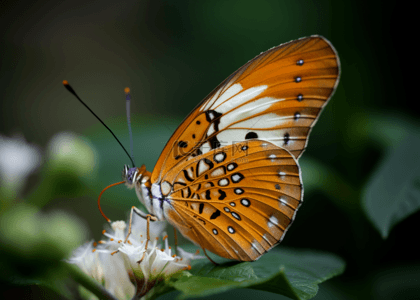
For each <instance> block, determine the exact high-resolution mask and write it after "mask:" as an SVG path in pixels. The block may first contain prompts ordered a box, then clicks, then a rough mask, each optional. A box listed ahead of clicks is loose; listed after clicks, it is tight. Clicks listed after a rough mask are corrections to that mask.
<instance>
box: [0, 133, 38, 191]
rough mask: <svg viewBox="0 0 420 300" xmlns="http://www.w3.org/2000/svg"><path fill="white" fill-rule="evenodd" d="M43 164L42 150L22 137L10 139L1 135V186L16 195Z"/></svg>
mask: <svg viewBox="0 0 420 300" xmlns="http://www.w3.org/2000/svg"><path fill="white" fill-rule="evenodd" d="M40 164H41V150H40V148H39V147H38V146H35V145H30V144H28V143H27V142H26V141H25V139H24V138H23V137H22V136H15V137H13V138H8V137H4V136H1V135H0V182H1V186H3V187H5V188H6V189H8V190H9V192H11V193H10V194H13V193H14V194H16V193H18V192H19V191H20V189H21V188H22V187H23V186H24V184H25V181H26V178H27V177H28V176H29V175H30V174H31V173H32V172H33V171H35V169H36V168H38V167H39V165H40Z"/></svg>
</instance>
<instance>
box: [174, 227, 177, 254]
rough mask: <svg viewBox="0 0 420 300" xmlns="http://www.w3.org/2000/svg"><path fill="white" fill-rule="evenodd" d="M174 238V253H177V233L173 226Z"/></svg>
mask: <svg viewBox="0 0 420 300" xmlns="http://www.w3.org/2000/svg"><path fill="white" fill-rule="evenodd" d="M174 240H175V255H176V254H177V253H178V235H177V234H176V228H175V227H174Z"/></svg>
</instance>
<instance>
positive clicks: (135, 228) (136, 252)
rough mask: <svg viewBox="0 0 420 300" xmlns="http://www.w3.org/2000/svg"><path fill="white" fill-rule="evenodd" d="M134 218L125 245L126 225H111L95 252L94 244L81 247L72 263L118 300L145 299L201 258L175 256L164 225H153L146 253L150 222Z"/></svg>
mask: <svg viewBox="0 0 420 300" xmlns="http://www.w3.org/2000/svg"><path fill="white" fill-rule="evenodd" d="M133 217H134V218H133V223H132V232H131V234H130V236H129V239H128V240H127V242H126V243H124V240H125V239H126V236H127V233H128V228H127V225H126V223H125V222H124V221H116V222H112V223H111V228H110V229H108V230H104V231H103V235H104V236H105V237H106V238H107V239H106V240H101V241H99V242H98V244H96V243H95V246H97V247H96V248H94V246H93V244H92V243H88V244H85V245H83V246H81V247H79V248H78V249H77V250H76V251H75V252H74V254H73V257H72V258H71V259H70V260H69V262H70V263H74V264H76V265H77V266H79V267H80V268H81V269H82V270H83V271H84V272H85V273H86V274H88V275H90V276H91V277H92V278H94V279H95V280H97V281H98V282H99V283H102V284H103V285H104V287H105V288H106V289H107V290H108V291H109V292H111V293H112V294H113V295H115V296H116V297H117V298H118V299H131V298H132V297H133V296H134V295H136V297H137V298H139V297H142V296H144V295H145V294H146V293H147V292H149V291H150V290H151V289H152V288H153V287H154V286H155V285H156V284H157V283H159V282H161V281H163V280H165V279H167V278H169V277H171V276H173V275H174V274H177V273H179V272H181V271H182V270H186V269H190V268H191V266H190V262H191V260H192V259H195V258H202V257H198V256H197V255H196V254H191V253H188V252H186V251H184V250H182V249H181V248H179V247H178V256H177V255H175V254H172V250H171V247H170V246H169V244H168V239H167V235H166V233H165V232H163V229H164V228H165V225H166V224H165V222H150V228H149V233H150V240H149V242H148V245H147V249H146V241H147V221H146V220H144V219H142V218H140V217H138V216H136V215H133ZM162 236H163V238H160V237H162ZM160 240H161V241H164V248H162V245H161V244H160V243H158V241H160ZM130 279H131V281H130ZM134 284H135V285H136V288H135V285H134Z"/></svg>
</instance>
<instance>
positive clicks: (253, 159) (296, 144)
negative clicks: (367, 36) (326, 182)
mask: <svg viewBox="0 0 420 300" xmlns="http://www.w3.org/2000/svg"><path fill="white" fill-rule="evenodd" d="M338 77H339V60H338V56H337V54H336V52H335V50H334V48H333V47H332V45H331V44H330V43H329V42H328V41H327V40H325V39H324V38H322V37H318V36H314V37H308V38H302V39H299V40H296V41H292V42H289V43H286V44H283V45H280V46H278V47H275V48H272V49H270V50H268V51H266V52H264V53H262V54H260V55H259V56H257V57H256V58H254V59H253V60H251V61H249V62H248V63H247V64H245V65H244V66H242V67H241V68H240V69H239V70H237V71H236V72H235V73H233V74H232V75H231V76H230V77H228V78H227V79H226V80H225V81H224V82H222V83H221V84H220V85H219V86H218V87H217V88H216V89H215V90H214V91H213V92H212V93H210V94H209V95H208V96H207V97H206V98H205V99H204V100H203V101H202V102H201V103H200V104H199V105H198V106H197V107H196V108H195V109H194V110H193V111H192V112H191V113H190V115H189V116H188V117H187V118H186V119H185V120H184V121H183V123H182V124H181V125H180V126H179V127H178V129H177V130H176V131H175V133H174V134H173V135H172V137H171V138H170V140H169V141H168V143H167V145H166V146H165V148H164V150H163V152H162V154H161V156H160V157H159V159H158V162H157V164H156V166H155V169H154V170H153V173H152V177H151V182H152V183H153V184H157V185H160V190H161V192H162V196H163V197H165V198H166V199H168V201H166V202H165V204H163V209H164V215H165V217H166V219H167V220H168V221H169V222H170V223H171V224H172V225H174V226H175V227H176V228H177V229H178V230H179V231H180V232H181V233H182V234H183V235H184V236H186V237H187V238H189V239H190V240H191V241H193V242H195V243H196V244H198V245H200V246H201V247H203V248H204V249H209V250H210V251H212V252H214V253H216V254H218V255H220V256H223V257H227V258H232V259H237V260H246V261H249V260H255V259H257V258H258V257H260V256H261V255H262V254H263V253H265V252H266V251H267V250H269V249H270V248H271V247H273V246H274V245H275V244H277V243H278V242H280V241H281V239H282V238H283V236H284V233H285V232H286V231H287V229H288V227H289V226H290V224H291V223H292V221H293V219H294V216H295V213H296V211H297V209H298V207H299V205H300V203H301V201H302V195H303V189H302V184H301V178H300V170H299V166H298V163H297V159H298V158H299V157H300V155H301V154H302V152H303V150H304V149H305V147H306V144H307V138H308V135H309V133H310V130H311V128H312V126H313V125H314V123H315V121H316V120H317V118H318V116H319V114H320V112H321V109H322V107H323V106H324V105H325V104H326V103H327V101H328V99H329V98H330V97H331V95H332V94H333V92H334V90H335V88H336V86H337V84H338ZM245 145H248V146H247V147H248V149H247V153H245V154H244V153H243V152H241V151H236V150H238V149H239V148H238V147H243V146H245ZM235 151H236V152H235ZM222 156H224V159H223V161H219V160H220V159H218V157H219V158H221V157H222ZM168 203H169V204H168Z"/></svg>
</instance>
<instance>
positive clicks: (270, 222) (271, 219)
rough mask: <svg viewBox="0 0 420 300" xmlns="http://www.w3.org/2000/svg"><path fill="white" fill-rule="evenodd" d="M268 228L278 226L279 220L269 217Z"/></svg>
mask: <svg viewBox="0 0 420 300" xmlns="http://www.w3.org/2000/svg"><path fill="white" fill-rule="evenodd" d="M267 225H268V227H270V228H271V227H273V226H274V225H279V220H277V218H276V217H275V216H271V217H270V219H269V220H268V224H267Z"/></svg>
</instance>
